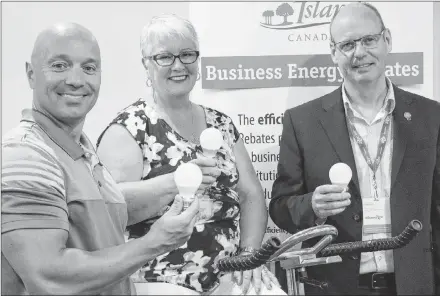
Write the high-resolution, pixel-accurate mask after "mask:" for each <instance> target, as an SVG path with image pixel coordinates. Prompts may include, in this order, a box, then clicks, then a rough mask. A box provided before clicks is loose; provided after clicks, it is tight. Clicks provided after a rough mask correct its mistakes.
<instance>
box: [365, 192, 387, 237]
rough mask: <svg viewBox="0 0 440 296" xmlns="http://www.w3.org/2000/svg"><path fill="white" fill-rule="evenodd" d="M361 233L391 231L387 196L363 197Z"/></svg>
mask: <svg viewBox="0 0 440 296" xmlns="http://www.w3.org/2000/svg"><path fill="white" fill-rule="evenodd" d="M362 206H363V227H362V230H363V233H364V234H373V233H391V211H390V199H389V198H378V199H374V198H363V199H362Z"/></svg>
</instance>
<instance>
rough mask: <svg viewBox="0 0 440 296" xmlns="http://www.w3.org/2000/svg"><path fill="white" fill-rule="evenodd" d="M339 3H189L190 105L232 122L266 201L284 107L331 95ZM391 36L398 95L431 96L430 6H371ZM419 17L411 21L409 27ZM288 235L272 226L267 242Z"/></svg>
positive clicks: (336, 76) (336, 79)
mask: <svg viewBox="0 0 440 296" xmlns="http://www.w3.org/2000/svg"><path fill="white" fill-rule="evenodd" d="M341 5H344V3H343V2H256V3H252V2H210V3H206V2H205V3H203V2H193V3H190V11H189V15H190V20H191V21H192V22H193V24H194V25H195V28H196V30H197V32H198V34H199V39H200V50H201V56H202V62H201V74H202V83H201V85H200V84H197V86H196V88H195V89H194V91H193V98H192V99H193V100H194V101H196V102H199V103H201V104H204V105H207V106H210V107H213V108H216V109H218V110H220V111H223V112H225V113H226V114H228V115H229V116H231V117H232V119H233V120H234V122H235V124H236V126H237V128H238V130H239V131H240V133H241V136H242V138H243V140H244V142H245V144H246V148H247V149H248V151H249V155H250V157H251V159H252V162H253V164H254V167H255V170H256V173H257V176H258V178H259V180H260V181H261V184H262V185H263V188H264V192H265V196H266V202H267V204H269V201H270V199H271V194H270V193H271V189H272V183H273V181H274V179H275V178H276V165H277V162H278V153H279V138H280V135H281V131H282V124H281V121H282V117H283V115H284V111H285V110H286V109H287V108H291V107H294V106H297V105H299V104H302V103H304V102H307V101H310V100H312V99H315V98H317V97H319V96H321V95H324V94H326V93H328V92H330V91H332V90H334V89H335V88H336V87H337V85H339V84H340V82H341V76H340V73H339V71H338V69H337V68H336V67H335V65H334V64H333V63H332V62H331V59H330V49H329V40H330V36H329V23H330V20H331V18H332V16H333V14H334V13H335V11H337V10H338V9H340V8H341ZM374 5H375V6H376V7H377V9H378V10H379V12H380V13H381V14H382V17H383V19H384V22H385V26H386V27H388V28H389V29H390V30H391V34H392V38H393V39H392V40H393V50H392V54H391V55H390V58H389V59H388V61H387V75H388V76H389V77H390V79H391V80H393V82H395V83H396V84H399V85H401V86H402V87H403V88H404V89H406V90H409V91H412V92H415V93H418V94H421V95H423V96H426V97H429V98H432V97H433V78H432V77H433V3H429V2H375V3H374ZM415 13H417V21H415ZM272 235H276V236H278V237H279V238H280V239H284V238H286V237H287V234H286V233H285V232H283V231H280V229H278V228H277V227H276V226H275V225H274V224H273V222H272V221H269V224H268V227H267V229H266V237H265V239H267V238H268V236H272Z"/></svg>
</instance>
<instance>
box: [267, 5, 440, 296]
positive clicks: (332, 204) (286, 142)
mask: <svg viewBox="0 0 440 296" xmlns="http://www.w3.org/2000/svg"><path fill="white" fill-rule="evenodd" d="M330 32H331V35H332V44H331V55H332V59H333V61H334V62H335V63H337V64H338V66H339V68H340V70H341V72H342V74H343V77H344V82H343V85H342V86H341V87H339V88H338V89H337V90H335V91H333V92H331V93H329V94H327V95H325V96H323V97H321V98H318V99H316V100H313V101H311V102H308V103H305V104H303V105H301V106H298V107H295V108H292V109H289V110H287V111H286V112H285V115H284V122H283V133H282V140H281V143H280V159H279V163H278V178H277V179H276V180H275V182H274V184H273V190H272V200H271V203H270V208H269V212H270V216H271V218H272V220H273V221H274V222H275V224H276V225H277V226H279V227H280V228H282V229H285V230H287V231H288V232H290V233H295V232H297V231H299V230H302V229H305V228H309V227H313V226H316V225H319V224H322V223H326V224H329V225H333V226H335V227H336V228H337V229H338V236H337V238H336V240H335V241H334V242H333V243H337V242H345V241H360V240H367V239H376V238H386V237H391V236H395V235H397V234H399V233H400V232H401V231H402V230H403V229H404V228H405V227H406V226H407V224H408V222H409V221H410V220H412V219H418V220H420V221H421V222H422V224H423V229H422V231H421V232H420V233H419V235H418V236H417V237H416V238H415V239H414V241H412V242H411V243H410V244H409V245H407V246H406V247H404V248H402V249H398V250H394V251H380V252H369V253H362V254H360V255H359V256H358V255H349V256H347V255H341V257H342V259H343V261H342V262H341V263H335V264H327V265H319V266H314V267H308V268H307V273H308V276H309V277H310V278H313V279H316V280H319V281H325V282H327V283H328V284H329V286H328V288H326V289H325V290H320V289H318V288H315V287H312V286H308V285H306V286H305V291H306V295H309V294H340V295H341V294H350V295H356V294H363V295H381V294H384V295H387V294H388V295H389V294H396V293H397V294H399V295H400V294H419V295H420V294H425V295H426V294H434V293H435V290H436V289H437V293H439V292H440V289H439V288H440V270H439V267H440V266H439V263H440V260H439V255H440V251H439V247H440V136H439V133H440V104H439V103H438V102H436V101H433V100H429V99H427V98H424V97H421V96H419V95H416V94H413V93H410V92H407V91H404V90H402V89H400V88H398V87H396V86H395V85H393V84H392V83H391V82H390V80H389V79H388V78H386V76H385V58H386V56H387V55H388V53H389V52H390V51H391V33H390V32H389V30H388V29H386V28H385V26H384V24H383V21H382V18H381V17H380V14H379V12H378V11H377V10H376V9H375V8H374V7H373V6H371V5H368V4H364V3H352V4H349V5H347V6H345V7H343V8H342V9H341V10H340V11H339V13H338V14H337V15H336V16H335V17H334V19H333V21H332V24H331V27H330ZM369 160H370V161H371V162H370V163H369ZM375 161H377V162H375ZM338 162H344V163H346V164H347V165H348V166H350V168H351V170H352V172H353V177H352V180H351V182H350V184H349V185H348V190H347V191H345V190H344V188H343V187H341V186H339V185H332V184H329V183H330V180H329V169H330V168H331V166H332V165H333V164H335V163H338ZM375 164H377V165H375ZM376 202H377V203H376ZM379 202H380V206H378V205H379ZM368 205H370V206H371V205H375V206H373V207H370V206H369V207H368V209H367V206H368ZM376 205H377V206H376ZM372 214H378V215H381V216H382V219H384V221H383V223H382V224H381V225H380V226H381V227H376V228H375V227H372V226H371V225H370V224H369V223H368V220H365V219H364V218H365V217H366V216H368V215H372ZM386 220H388V222H386ZM365 221H367V222H365ZM365 226H368V227H365ZM314 243H315V241H313V242H312V241H306V242H304V244H303V247H307V246H310V245H313V244H314Z"/></svg>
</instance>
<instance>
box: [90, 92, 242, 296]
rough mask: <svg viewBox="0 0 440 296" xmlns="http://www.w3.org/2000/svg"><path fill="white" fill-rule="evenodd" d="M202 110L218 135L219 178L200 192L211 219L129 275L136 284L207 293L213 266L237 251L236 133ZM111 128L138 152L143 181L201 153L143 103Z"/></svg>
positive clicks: (133, 233)
mask: <svg viewBox="0 0 440 296" xmlns="http://www.w3.org/2000/svg"><path fill="white" fill-rule="evenodd" d="M203 108H204V111H205V118H206V124H207V127H215V128H217V129H218V130H220V132H221V133H222V135H223V144H222V147H221V148H220V149H219V150H218V152H217V155H216V160H217V165H218V166H219V168H220V170H221V174H220V176H219V177H218V178H217V180H216V182H215V183H214V184H213V185H212V186H211V187H210V188H208V190H207V191H206V193H205V194H206V195H207V196H208V197H209V199H210V200H211V201H212V208H213V210H212V216H211V217H210V218H209V217H207V218H208V219H207V220H206V222H205V223H203V224H197V225H196V226H195V227H194V231H193V234H192V235H191V237H190V239H189V240H188V242H187V243H185V244H184V245H183V246H181V247H180V248H178V249H176V250H174V251H171V252H169V253H166V254H163V255H161V256H159V257H157V258H155V259H154V260H152V261H150V262H148V263H147V264H146V265H145V266H143V267H142V268H141V269H140V270H139V271H138V272H136V273H135V274H134V275H133V276H132V278H133V280H134V281H135V282H168V283H173V284H177V285H181V286H184V287H186V288H189V289H192V290H195V291H198V292H206V291H208V290H209V289H211V288H212V287H213V286H214V285H215V283H216V281H217V273H216V270H214V267H213V266H214V264H215V263H216V262H217V261H218V260H219V259H221V258H224V257H229V256H232V255H234V254H235V253H236V251H237V249H238V245H239V240H240V229H239V218H240V214H239V212H240V207H239V197H238V194H237V192H236V191H235V187H236V185H237V182H238V178H239V176H238V171H237V167H236V162H235V156H234V153H233V146H234V144H235V143H236V142H237V140H238V139H239V133H238V131H237V129H236V127H235V126H234V124H233V123H232V120H231V118H229V117H228V116H226V115H225V114H223V113H221V112H219V111H216V110H213V109H211V108H207V107H203ZM111 124H120V125H122V126H124V127H125V128H126V129H127V130H128V131H129V132H130V134H131V135H132V136H133V138H134V139H135V140H136V142H137V143H138V145H139V147H140V149H141V150H142V154H143V158H144V159H143V160H144V165H143V177H142V180H148V179H151V178H154V177H156V176H160V175H163V174H168V173H171V172H173V171H175V170H176V169H177V167H178V166H179V165H180V164H181V163H183V162H188V161H190V160H192V159H195V158H197V157H198V156H199V155H200V154H201V153H202V152H203V151H202V148H201V146H200V145H197V144H195V143H192V142H190V141H188V140H186V139H184V138H183V137H182V136H180V135H179V134H178V133H177V132H176V131H175V130H173V129H172V128H171V127H170V126H169V125H168V124H167V122H166V121H165V120H163V119H162V118H160V116H159V114H158V113H157V112H156V110H155V109H154V108H152V107H151V106H150V105H149V104H148V103H147V102H146V101H145V100H144V99H139V100H138V101H136V102H135V103H133V104H132V105H130V106H128V107H127V108H125V109H124V110H122V111H121V112H120V113H119V114H118V115H117V117H116V118H115V119H114V120H113V121H112V122H111V123H110V125H111ZM104 133H105V131H104V132H103V134H104ZM101 137H102V135H101V136H100V138H101ZM100 138H99V139H98V144H97V145H99V141H100ZM168 207H169V206H168ZM165 210H166V209H165ZM164 212H165V211H162V213H160V214H158V216H157V217H155V218H152V219H148V220H145V221H142V222H140V223H137V224H135V225H131V226H129V227H127V230H128V232H129V239H131V238H137V237H141V236H143V235H144V234H146V233H147V232H148V231H149V229H150V226H151V225H152V224H153V223H154V222H155V221H156V220H157V219H158V218H159V217H160V215H161V214H163V213H164Z"/></svg>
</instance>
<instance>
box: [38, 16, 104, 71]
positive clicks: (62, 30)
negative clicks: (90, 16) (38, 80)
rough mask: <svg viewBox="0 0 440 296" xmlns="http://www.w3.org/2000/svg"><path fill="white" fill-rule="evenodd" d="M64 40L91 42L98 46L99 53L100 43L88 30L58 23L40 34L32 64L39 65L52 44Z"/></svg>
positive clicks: (75, 25) (77, 25)
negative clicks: (72, 39)
mask: <svg viewBox="0 0 440 296" xmlns="http://www.w3.org/2000/svg"><path fill="white" fill-rule="evenodd" d="M64 38H76V39H78V40H82V41H85V42H91V43H93V44H94V45H96V48H97V50H98V52H99V45H98V42H97V40H96V38H95V36H93V34H92V32H90V31H89V30H88V29H87V28H85V27H83V26H81V25H79V24H76V23H57V24H54V25H52V26H50V27H48V28H46V29H44V30H43V31H41V32H40V34H38V36H37V39H36V40H35V43H34V48H33V50H32V56H31V63H32V64H33V65H36V64H38V63H39V61H40V60H41V58H42V57H44V56H45V54H46V53H47V51H48V49H49V48H50V47H51V45H52V43H53V42H57V41H58V40H59V39H64Z"/></svg>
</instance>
